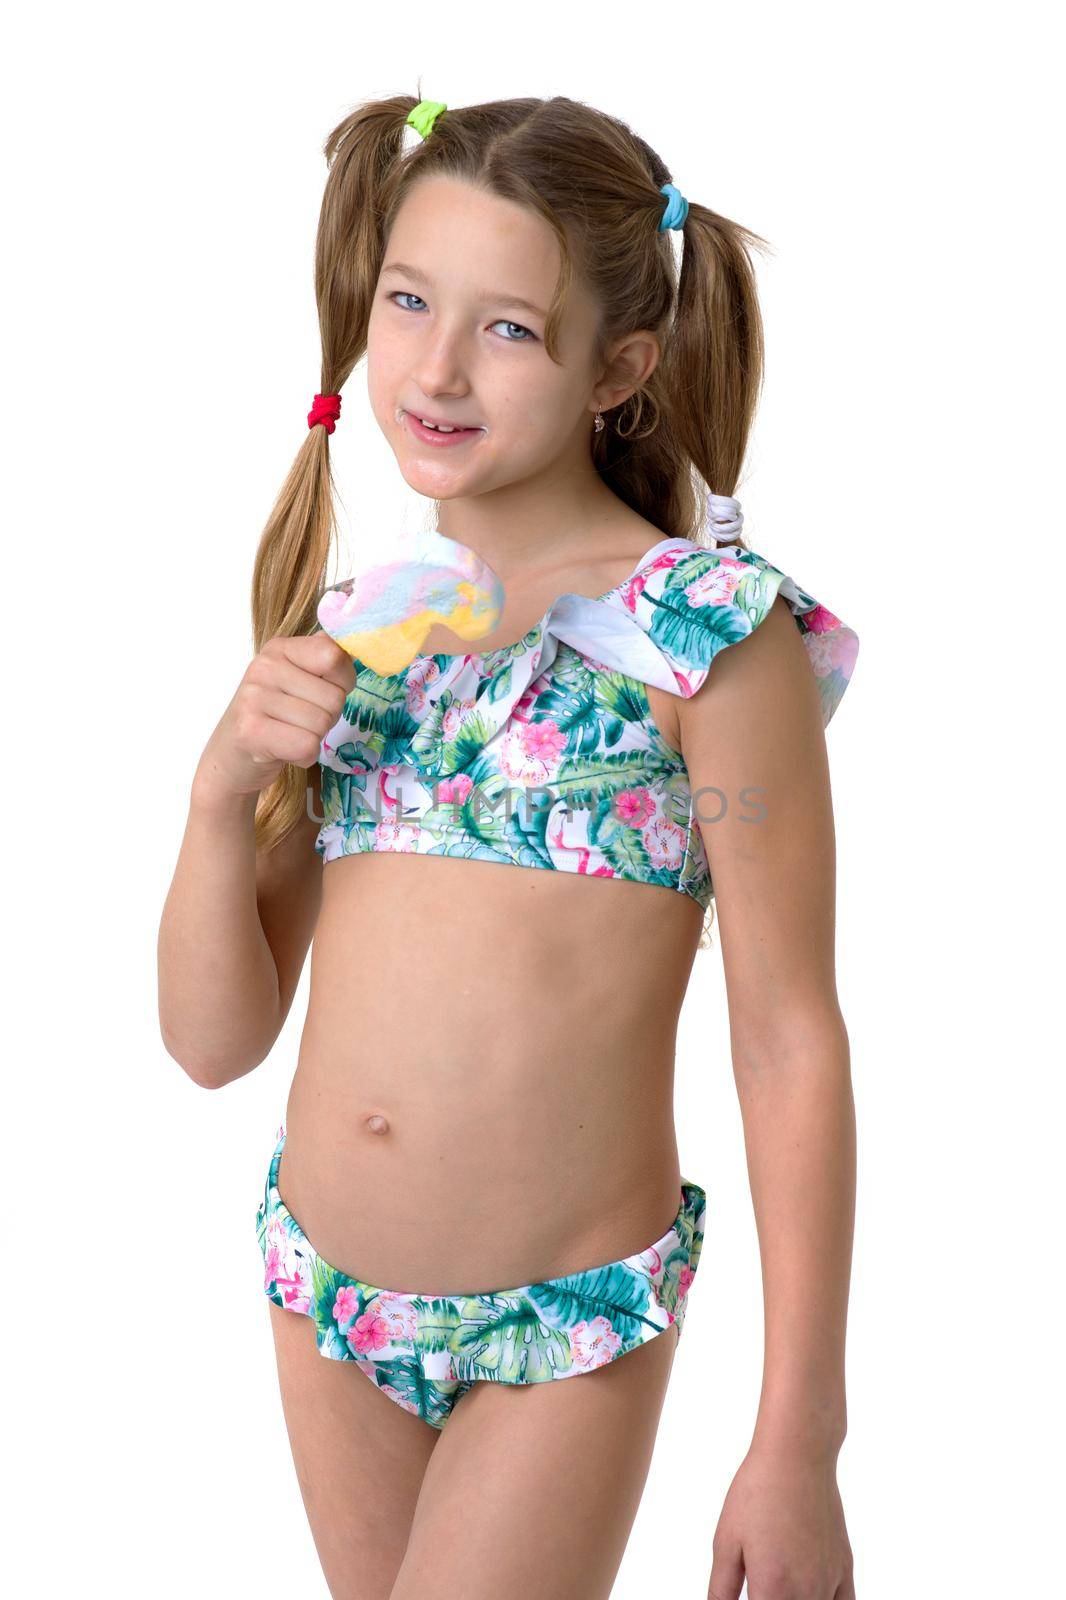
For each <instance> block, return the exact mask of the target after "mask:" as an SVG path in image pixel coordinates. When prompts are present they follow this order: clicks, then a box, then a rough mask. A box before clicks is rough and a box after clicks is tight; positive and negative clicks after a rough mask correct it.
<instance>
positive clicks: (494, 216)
mask: <svg viewBox="0 0 1066 1600" xmlns="http://www.w3.org/2000/svg"><path fill="white" fill-rule="evenodd" d="M559 266H560V260H559V251H558V246H557V245H556V242H555V237H554V235H553V234H552V232H551V230H550V228H549V227H548V226H547V224H546V223H545V222H543V221H542V219H541V218H540V217H537V216H534V215H533V214H532V213H531V212H529V211H527V210H526V209H525V208H524V207H522V206H518V205H514V204H512V203H511V202H510V201H507V200H501V199H500V198H499V197H498V196H496V195H490V194H486V193H484V192H483V191H481V190H478V189H475V188H473V187H472V186H471V185H469V184H466V183H460V182H457V181H455V180H453V179H450V178H443V177H433V178H425V179H422V180H421V181H420V182H418V183H417V184H415V186H414V187H413V189H412V190H411V191H410V192H409V194H408V195H407V198H406V199H405V200H404V202H403V205H402V206H401V208H400V210H399V212H398V213H397V216H396V221H395V223H394V225H393V228H392V232H391V234H390V235H389V238H388V241H387V244H386V247H385V254H384V258H383V263H382V269H381V273H380V275H379V278H378V283H377V288H376V291H375V299H374V303H373V306H372V309H371V315H370V324H369V329H368V334H367V381H368V388H369V394H370V404H371V407H372V409H373V412H374V416H375V418H376V419H377V422H378V426H379V427H380V428H381V430H382V432H383V433H384V435H385V437H386V439H388V441H389V443H390V444H391V446H392V448H393V450H394V452H395V454H396V460H397V462H398V464H399V467H400V471H401V472H402V473H403V475H404V478H405V479H406V481H407V483H408V484H410V486H411V488H412V489H414V490H416V491H417V492H418V493H419V494H421V495H425V496H427V497H428V498H431V499H436V500H450V499H454V498H455V497H457V496H472V495H482V494H486V493H488V492H490V491H492V490H495V489H500V488H503V487H504V486H505V485H508V484H514V483H517V482H519V481H521V480H528V479H531V478H535V477H540V476H545V477H548V478H555V477H556V476H557V475H558V473H559V472H560V471H563V472H566V471H568V470H569V468H570V467H571V466H577V465H578V464H582V465H583V466H584V468H585V469H586V470H587V468H588V465H589V461H590V456H589V436H590V431H591V426H590V425H591V419H592V415H593V413H594V411H595V409H596V395H595V384H596V379H597V378H598V377H599V374H598V373H596V372H594V371H593V370H592V364H591V363H592V347H593V341H594V337H595V332H596V328H597V323H598V310H597V307H596V305H595V303H594V302H593V300H592V299H591V296H590V295H589V293H588V291H587V289H586V287H585V286H584V285H583V284H581V283H580V282H579V281H578V280H577V278H576V275H575V279H574V282H573V284H572V286H571V289H570V292H569V295H568V303H567V306H566V310H565V312H564V314H563V318H562V322H561V326H560V330H559V350H558V360H559V364H557V363H556V362H555V361H552V360H551V358H550V357H549V356H548V354H547V352H546V350H545V348H544V324H545V320H546V314H547V308H548V305H549V302H550V300H551V294H552V289H553V287H554V284H555V280H556V277H557V275H558V271H559ZM523 302H528V304H524V303H523ZM422 417H424V418H429V419H431V420H433V421H440V422H445V423H453V424H455V425H457V426H460V425H461V426H468V427H471V426H472V427H473V428H475V429H476V431H475V432H471V433H467V434H464V435H463V436H462V438H461V439H460V440H459V441H458V442H456V443H454V444H446V445H440V444H434V443H433V442H432V441H428V442H427V441H426V440H425V439H424V438H422V437H420V436H419V430H418V420H417V419H419V418H422ZM412 424H413V425H412Z"/></svg>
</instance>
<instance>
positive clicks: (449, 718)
mask: <svg viewBox="0 0 1066 1600" xmlns="http://www.w3.org/2000/svg"><path fill="white" fill-rule="evenodd" d="M463 720H464V711H463V707H462V706H461V705H457V704H456V702H455V701H454V700H453V701H452V703H451V705H450V706H449V707H448V709H447V711H445V713H444V715H443V717H442V718H441V722H440V731H441V737H442V738H444V739H454V738H455V736H456V734H457V733H458V732H459V729H460V728H461V727H462V725H463Z"/></svg>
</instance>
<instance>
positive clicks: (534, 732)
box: [500, 717, 566, 784]
mask: <svg viewBox="0 0 1066 1600" xmlns="http://www.w3.org/2000/svg"><path fill="white" fill-rule="evenodd" d="M565 748H566V734H565V733H562V732H560V730H559V726H558V724H557V723H556V722H554V721H553V720H552V718H551V717H545V719H544V721H543V722H519V723H517V724H516V725H515V726H514V727H511V728H508V730H507V732H506V733H505V735H504V737H503V740H502V743H501V748H500V771H501V772H502V773H503V775H504V777H505V778H511V779H512V780H513V781H514V782H515V783H526V784H537V783H547V782H548V781H549V780H550V779H551V778H553V777H554V776H555V774H556V772H557V771H558V767H559V758H560V756H561V755H562V753H563V751H564V750H565Z"/></svg>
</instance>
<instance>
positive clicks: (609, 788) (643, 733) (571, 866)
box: [315, 538, 859, 909]
mask: <svg viewBox="0 0 1066 1600" xmlns="http://www.w3.org/2000/svg"><path fill="white" fill-rule="evenodd" d="M778 594H781V595H783V596H784V598H785V600H786V601H787V602H788V605H789V607H790V608H791V611H792V614H793V616H794V617H795V619H796V624H797V626H798V627H799V630H800V633H801V634H802V636H803V643H804V645H805V646H806V650H807V658H808V660H809V661H810V664H811V668H812V670H813V672H814V675H815V678H816V679H817V683H818V688H819V692H820V695H821V704H822V720H823V726H824V725H827V724H828V723H829V720H830V718H831V717H832V715H833V713H834V711H835V710H836V708H837V706H838V705H839V704H840V700H841V697H842V695H843V693H844V690H845V689H846V688H847V685H848V682H849V680H850V678H851V675H852V672H853V670H854V666H855V659H856V655H857V653H858V646H859V641H858V637H857V635H856V634H855V633H854V632H853V630H852V629H851V628H849V627H847V626H845V624H844V623H842V622H841V621H840V620H839V618H837V617H835V616H834V615H833V613H832V612H831V611H827V610H826V608H825V607H824V606H822V605H819V603H818V602H817V601H816V600H815V599H813V597H812V596H811V595H809V594H805V593H804V591H803V590H802V589H800V588H798V587H797V585H796V584H795V583H794V582H793V580H792V579H791V578H789V577H786V576H785V574H784V573H783V572H780V571H779V570H778V569H777V568H776V567H774V566H771V565H770V563H769V562H768V561H767V560H765V558H764V557H762V556H760V555H758V554H756V552H755V551H754V550H749V549H745V548H743V547H742V546H739V545H736V544H732V545H726V546H718V547H717V548H712V549H709V548H707V547H706V546H704V545H699V544H696V543H695V542H694V541H693V540H691V539H684V538H666V539H661V540H660V541H659V542H658V544H656V545H653V546H652V548H651V549H650V550H649V551H648V552H647V554H646V555H645V556H644V557H643V558H642V559H641V562H640V564H639V566H638V567H637V568H636V569H635V570H634V571H633V572H632V573H631V574H630V576H629V577H628V578H626V579H624V580H623V582H622V583H620V584H618V586H617V587H616V588H614V589H610V590H608V592H607V593H606V594H604V595H600V596H599V597H598V598H596V599H594V600H593V599H588V598H585V597H583V596H581V595H575V594H563V595H560V596H559V598H558V599H557V600H555V601H554V602H553V603H552V605H550V606H549V607H548V610H547V611H546V612H545V613H544V615H543V617H542V618H541V619H540V621H539V622H538V623H537V624H536V625H535V626H534V627H533V628H531V629H530V631H529V632H528V633H527V634H526V635H525V636H524V638H522V639H520V640H518V642H517V643H515V644H509V645H502V646H500V647H499V648H498V649H495V650H488V651H486V652H484V653H483V654H480V655H478V654H467V655H440V654H438V655H430V656H418V657H416V658H415V660H414V661H413V662H412V663H411V664H410V666H408V667H407V668H405V669H404V670H403V671H402V672H399V673H396V674H394V675H392V676H390V677H380V676H378V674H376V673H374V672H372V671H371V670H370V669H369V667H367V666H366V665H365V664H364V663H363V662H361V661H356V662H355V670H356V683H355V687H354V688H353V689H352V690H351V692H350V693H349V695H348V698H347V700H346V702H345V705H344V709H343V712H342V714H341V716H340V718H339V719H338V721H337V722H336V723H335V724H334V726H333V727H332V728H331V729H330V730H329V732H328V734H327V735H326V736H325V738H324V739H323V740H322V745H321V750H320V753H319V764H320V766H321V769H322V773H321V789H322V811H323V819H324V820H323V823H322V827H321V828H320V830H319V833H318V837H317V840H316V842H315V849H316V850H317V851H318V853H319V854H320V855H321V856H322V858H323V861H330V860H332V859H333V858H334V857H336V856H342V855H354V854H357V853H358V852H360V851H365V850H373V851H406V852H409V853H413V854H418V855H448V856H460V857H462V858H463V859H465V860H472V861H496V862H502V863H507V864H509V865H511V866H518V867H543V868H547V869H549V870H554V871H556V872H581V873H585V874H586V875H587V876H589V877H594V878H629V879H632V880H634V881H636V882H637V883H649V884H655V885H659V886H661V887H664V888H668V889H675V890H679V891H680V892H681V893H682V894H687V895H690V896H691V897H692V898H693V899H694V900H695V901H697V902H698V903H699V905H700V906H702V907H703V908H704V909H706V907H707V906H708V905H709V903H710V901H711V899H712V897H713V894H714V890H713V886H712V884H711V877H710V872H709V869H708V863H707V855H706V851H705V848H704V844H703V839H702V836H701V833H700V830H699V825H698V822H697V820H696V816H695V812H694V807H693V804H692V796H691V790H690V786H689V781H688V773H687V771H686V769H685V764H684V760H683V759H682V757H681V755H679V754H678V752H677V751H676V750H674V749H673V748H672V747H671V746H670V745H669V744H667V743H666V742H665V740H664V738H663V736H662V734H661V732H660V731H659V729H658V728H657V727H656V725H655V721H654V718H653V717H652V714H651V707H650V705H649V702H648V696H647V694H646V693H645V685H647V684H651V685H654V686H655V687H656V688H658V689H665V690H666V691H667V692H668V693H670V694H676V695H679V696H681V697H682V698H683V699H688V698H690V696H692V695H694V694H695V693H696V690H697V689H698V688H699V687H700V685H701V684H702V683H703V682H704V680H705V678H706V677H707V674H708V672H709V671H710V668H711V664H712V662H713V661H714V658H715V656H716V655H717V654H718V652H719V651H720V650H725V649H728V647H729V646H730V645H733V644H736V643H737V641H738V640H740V639H746V638H747V636H748V635H749V634H750V633H751V632H753V630H754V629H755V628H757V627H758V626H759V624H760V623H761V622H762V621H763V620H764V618H765V617H766V616H767V615H768V614H769V612H770V608H771V606H772V605H773V602H774V600H775V599H776V597H777V595H778Z"/></svg>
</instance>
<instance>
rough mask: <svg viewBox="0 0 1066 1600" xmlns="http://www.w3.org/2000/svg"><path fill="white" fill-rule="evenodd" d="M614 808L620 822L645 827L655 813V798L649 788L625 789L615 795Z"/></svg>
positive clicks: (632, 826) (634, 826)
mask: <svg viewBox="0 0 1066 1600" xmlns="http://www.w3.org/2000/svg"><path fill="white" fill-rule="evenodd" d="M612 810H613V812H614V815H615V816H616V817H617V818H618V820H619V822H626V823H628V824H629V826H630V827H631V828H643V826H644V824H645V823H646V822H650V821H651V819H652V817H653V816H654V815H655V800H654V797H653V796H652V793H651V791H650V790H649V789H623V790H621V792H620V793H619V794H616V795H615V797H614V800H613V801H612Z"/></svg>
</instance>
